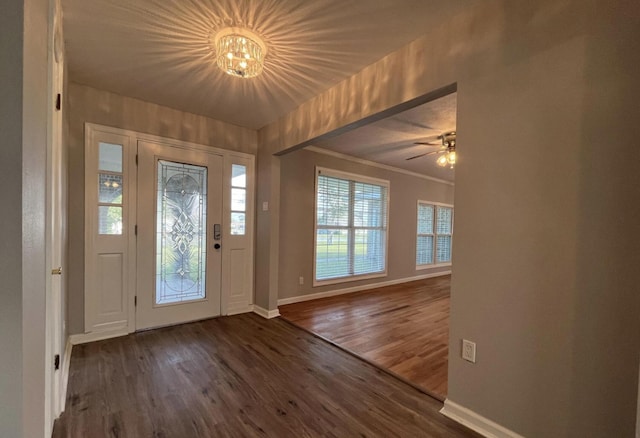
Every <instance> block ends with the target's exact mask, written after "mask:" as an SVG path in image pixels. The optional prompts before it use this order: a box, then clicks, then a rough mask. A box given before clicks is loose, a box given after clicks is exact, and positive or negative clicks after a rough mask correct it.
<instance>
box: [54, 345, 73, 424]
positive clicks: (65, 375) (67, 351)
mask: <svg viewBox="0 0 640 438" xmlns="http://www.w3.org/2000/svg"><path fill="white" fill-rule="evenodd" d="M72 350H73V344H72V343H71V338H70V337H69V338H67V343H66V345H65V347H64V359H63V361H62V376H61V377H60V379H61V381H60V403H59V404H58V406H60V413H62V412H64V409H65V405H66V403H67V386H68V385H69V367H70V366H71V352H72Z"/></svg>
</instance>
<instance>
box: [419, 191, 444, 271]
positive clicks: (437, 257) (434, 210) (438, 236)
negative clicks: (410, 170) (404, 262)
mask: <svg viewBox="0 0 640 438" xmlns="http://www.w3.org/2000/svg"><path fill="white" fill-rule="evenodd" d="M417 233H418V235H417V239H416V266H417V267H419V268H420V267H428V266H429V265H431V266H435V265H440V264H450V263H451V239H452V236H453V207H451V206H448V205H440V204H435V203H429V202H424V201H418V230H417Z"/></svg>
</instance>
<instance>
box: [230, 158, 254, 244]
mask: <svg viewBox="0 0 640 438" xmlns="http://www.w3.org/2000/svg"><path fill="white" fill-rule="evenodd" d="M233 166H242V167H244V172H245V173H244V176H245V183H244V187H241V186H234V185H233ZM230 167H231V175H232V177H231V179H230V180H229V217H228V219H229V235H231V236H246V235H247V197H248V193H249V191H248V187H247V184H248V174H249V170H248V168H247V165H246V164H238V163H231V166H230ZM234 189H236V190H243V191H244V210H242V211H241V210H234V209H233V190H234ZM234 213H242V214H244V229H243V232H242V233H233V232H232V231H233V230H232V225H233V220H232V219H231V218H232V217H233V214H234Z"/></svg>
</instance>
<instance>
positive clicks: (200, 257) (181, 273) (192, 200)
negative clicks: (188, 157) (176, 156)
mask: <svg viewBox="0 0 640 438" xmlns="http://www.w3.org/2000/svg"><path fill="white" fill-rule="evenodd" d="M157 179H158V187H157V202H156V215H157V221H156V248H157V253H156V295H155V304H156V305H163V304H172V303H181V302H185V301H193V300H200V299H203V298H205V297H206V265H207V244H206V237H207V233H206V231H207V213H206V212H207V168H206V167H202V166H195V165H189V164H182V163H175V162H171V161H165V160H158V175H157Z"/></svg>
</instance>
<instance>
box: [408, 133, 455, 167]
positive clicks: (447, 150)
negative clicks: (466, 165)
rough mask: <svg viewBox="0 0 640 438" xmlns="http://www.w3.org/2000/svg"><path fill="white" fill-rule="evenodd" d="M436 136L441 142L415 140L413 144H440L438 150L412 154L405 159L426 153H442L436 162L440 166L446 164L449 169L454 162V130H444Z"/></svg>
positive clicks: (422, 155)
mask: <svg viewBox="0 0 640 438" xmlns="http://www.w3.org/2000/svg"><path fill="white" fill-rule="evenodd" d="M437 138H438V140H440V141H441V144H440V143H429V142H421V141H418V142H415V143H414V144H419V145H425V146H441V148H440V149H439V150H437V151H431V152H425V153H423V154H418V155H414V156H413V157H409V158H407V161H408V160H414V159H416V158H420V157H425V156H427V155H434V154H443V155H440V156H439V157H438V159H437V160H436V163H437V164H438V166H440V167H446V166H447V165H448V166H449V167H450V168H451V169H453V166H454V165H455V164H456V131H450V132H445V133H444V134H440V135H439V136H438V137H437Z"/></svg>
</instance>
